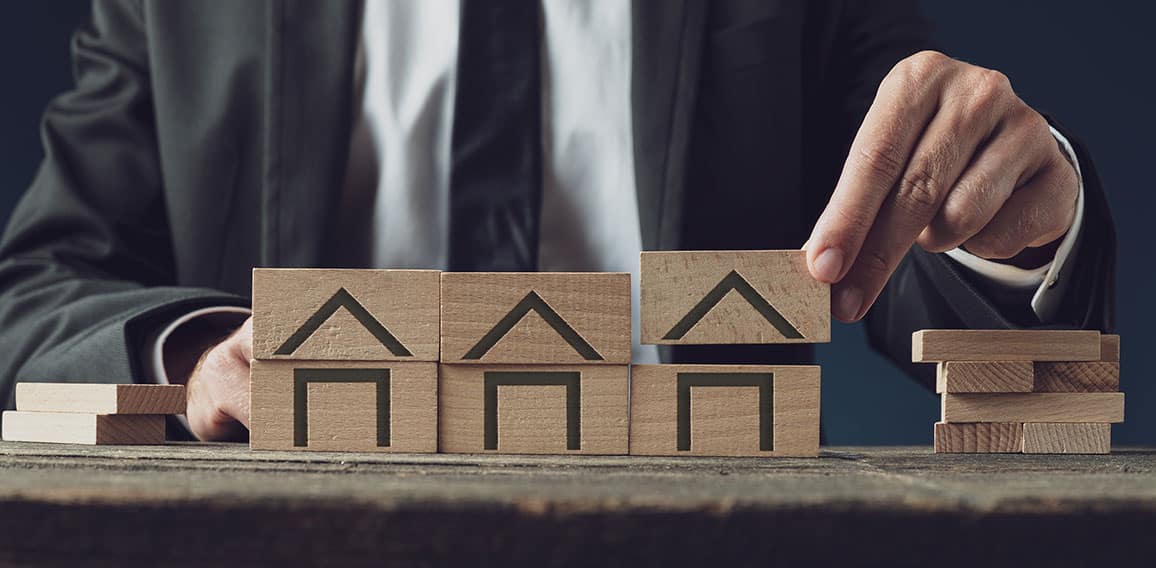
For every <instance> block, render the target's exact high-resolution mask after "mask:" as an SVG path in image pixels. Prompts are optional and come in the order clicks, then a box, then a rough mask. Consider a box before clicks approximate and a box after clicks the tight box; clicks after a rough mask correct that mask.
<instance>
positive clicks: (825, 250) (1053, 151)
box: [806, 51, 1079, 321]
mask: <svg viewBox="0 0 1156 568" xmlns="http://www.w3.org/2000/svg"><path fill="white" fill-rule="evenodd" d="M1078 194H1079V181H1078V178H1077V174H1076V171H1075V168H1074V167H1073V166H1072V164H1071V163H1069V162H1068V160H1067V158H1066V157H1065V156H1064V154H1063V153H1062V152H1061V151H1060V148H1059V146H1058V144H1057V142H1056V140H1055V138H1054V137H1053V136H1052V134H1051V131H1050V130H1049V128H1048V124H1047V121H1046V120H1045V119H1044V118H1043V117H1042V116H1041V115H1040V114H1039V113H1037V112H1036V111H1034V110H1032V108H1031V107H1029V106H1028V105H1027V104H1025V103H1024V102H1023V101H1022V100H1020V98H1019V97H1018V96H1016V94H1015V92H1014V91H1012V88H1011V84H1010V83H1009V82H1008V79H1007V77H1006V76H1004V75H1003V74H1001V73H999V72H998V71H992V70H990V69H983V68H981V67H976V66H974V65H968V64H967V63H963V62H961V61H956V60H954V59H951V58H949V57H947V56H946V55H943V54H941V53H936V52H933V51H924V52H921V53H917V54H915V55H912V56H911V57H908V58H907V59H904V60H903V61H901V62H899V64H898V65H896V66H895V68H893V69H892V70H891V72H890V73H888V74H887V77H886V78H884V79H883V82H882V83H880V85H879V91H878V93H877V94H876V96H875V101H874V103H872V105H871V109H870V110H869V111H868V112H867V116H866V118H865V119H864V120H863V125H862V126H861V127H860V128H859V132H858V134H856V136H855V140H854V142H852V144H851V151H850V154H849V155H848V157H847V162H846V163H845V164H844V166H843V173H842V175H841V176H840V178H839V183H838V185H837V186H836V187H835V192H834V195H833V196H832V197H831V202H830V203H829V204H828V205H827V208H826V210H824V211H823V214H822V215H821V216H820V217H819V220H818V222H817V223H816V224H815V229H814V231H813V232H812V233H811V238H810V240H808V241H807V245H806V248H807V264H808V266H809V268H810V270H811V274H812V275H813V276H814V277H815V278H816V279H818V280H820V281H823V282H829V283H832V284H835V286H834V290H833V292H832V311H833V313H834V315H835V317H836V318H838V319H840V320H843V321H855V320H858V319H859V318H861V317H863V314H864V313H866V312H867V309H868V308H870V307H871V304H873V303H874V302H875V299H876V298H877V297H878V296H879V292H880V291H881V290H882V289H883V285H884V284H886V282H887V279H888V278H889V277H890V276H891V273H892V271H894V270H895V267H896V266H897V265H898V264H899V261H900V260H901V259H902V258H903V256H904V254H906V253H907V250H908V249H909V248H911V245H912V243H918V244H919V245H920V246H921V247H923V248H924V249H926V250H928V251H931V252H944V251H948V250H951V249H953V248H956V247H958V246H963V247H964V248H965V249H966V250H967V251H968V252H970V253H972V254H974V255H976V256H979V257H982V258H987V259H1013V257H1016V256H1017V255H1020V253H1021V252H1023V251H1025V249H1028V248H1029V247H1040V246H1044V245H1048V244H1050V243H1053V242H1054V241H1056V240H1057V239H1059V238H1060V237H1062V236H1063V235H1064V233H1066V232H1067V231H1068V229H1069V228H1070V227H1071V224H1072V222H1073V219H1074V217H1075V209H1076V200H1077V198H1078Z"/></svg>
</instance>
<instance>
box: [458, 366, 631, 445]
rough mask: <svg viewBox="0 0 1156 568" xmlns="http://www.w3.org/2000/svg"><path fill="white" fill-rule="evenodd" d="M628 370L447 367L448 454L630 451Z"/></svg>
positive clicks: (576, 367)
mask: <svg viewBox="0 0 1156 568" xmlns="http://www.w3.org/2000/svg"><path fill="white" fill-rule="evenodd" d="M628 373H629V367H627V366H626V365H569V366H568V365H533V366H529V365H442V366H441V369H440V377H439V380H440V386H439V397H438V402H439V412H440V420H439V423H438V431H439V439H438V445H439V448H440V451H442V452H447V453H531V454H545V453H562V454H625V453H626V451H627V444H628V443H629V438H628V436H629V432H628V429H627V424H628V420H629V416H628V412H629V409H628V408H627V394H628V393H627V385H628V381H629V377H628ZM540 387H551V388H549V389H546V390H543V389H542V388H540ZM525 389H529V390H525ZM558 389H561V391H559V390H558ZM559 394H561V396H559ZM503 408H504V409H505V410H503ZM560 408H562V409H564V410H565V412H559V409H560ZM547 422H549V423H550V424H546V423H547ZM510 429H513V431H510ZM547 438H548V439H547ZM559 440H561V442H560V441H559Z"/></svg>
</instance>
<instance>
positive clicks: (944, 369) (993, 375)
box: [935, 361, 1033, 393]
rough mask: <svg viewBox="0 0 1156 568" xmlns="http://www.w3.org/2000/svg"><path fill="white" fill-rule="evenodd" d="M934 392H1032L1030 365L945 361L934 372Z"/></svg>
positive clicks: (1023, 363)
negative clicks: (935, 372)
mask: <svg viewBox="0 0 1156 568" xmlns="http://www.w3.org/2000/svg"><path fill="white" fill-rule="evenodd" d="M936 371H937V375H936V381H935V392H938V393H945V392H952V393H957V392H1032V381H1033V378H1032V377H1033V374H1032V373H1033V368H1032V362H1031V361H948V362H945V363H940V364H939V365H938V366H937V368H936Z"/></svg>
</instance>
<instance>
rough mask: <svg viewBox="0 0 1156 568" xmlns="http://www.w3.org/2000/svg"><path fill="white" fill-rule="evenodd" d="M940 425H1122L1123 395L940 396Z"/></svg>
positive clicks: (1022, 394)
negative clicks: (1002, 423) (942, 423)
mask: <svg viewBox="0 0 1156 568" xmlns="http://www.w3.org/2000/svg"><path fill="white" fill-rule="evenodd" d="M942 397H943V400H942V410H943V415H942V418H941V419H942V421H943V422H1123V421H1124V394H1123V393H1116V392H1095V393H1007V394H1003V393H1000V394H944V395H942Z"/></svg>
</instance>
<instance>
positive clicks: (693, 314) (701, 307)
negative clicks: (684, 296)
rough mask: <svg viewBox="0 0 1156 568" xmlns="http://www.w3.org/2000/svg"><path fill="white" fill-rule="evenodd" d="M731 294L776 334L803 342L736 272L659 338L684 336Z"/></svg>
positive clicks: (781, 316)
mask: <svg viewBox="0 0 1156 568" xmlns="http://www.w3.org/2000/svg"><path fill="white" fill-rule="evenodd" d="M731 290H734V291H735V292H738V293H739V295H740V296H742V297H743V299H744V300H746V301H747V303H748V304H750V305H751V307H752V308H754V309H755V311H757V312H759V315H761V316H763V319H765V320H767V321H768V322H769V323H770V324H771V325H773V326H774V327H775V329H777V330H778V331H779V333H781V334H783V337H786V338H788V339H802V338H803V334H802V333H799V330H798V329H796V328H795V326H793V325H791V322H789V321H787V318H785V317H783V314H781V313H779V310H776V309H775V307H774V306H772V305H771V303H770V302H768V301H767V299H766V298H764V297H763V296H762V295H761V294H759V293H758V292H757V291H756V290H755V288H754V286H751V283H750V282H747V279H746V278H743V277H742V275H741V274H739V273H738V272H737V271H735V270H732V271H730V274H727V275H726V276H724V277H723V279H722V280H720V281H719V283H718V284H717V285H715V287H714V288H712V289H711V291H710V292H707V293H706V295H705V296H703V297H702V299H701V300H699V302H698V303H697V304H695V305H694V307H693V308H691V309H690V311H688V312H687V313H686V315H685V316H683V317H682V319H681V320H679V321H678V323H676V324H674V327H672V328H670V331H668V332H666V335H664V336H662V338H663V339H667V340H678V339H682V338H683V336H685V335H686V333H687V332H688V331H690V330H691V328H693V327H694V326H695V325H696V324H698V322H699V321H700V320H702V318H703V317H705V316H706V314H707V312H709V311H710V310H711V309H712V308H714V307H715V306H716V305H718V303H719V302H721V301H722V299H723V297H724V296H726V295H727V294H728V293H730V291H731Z"/></svg>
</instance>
